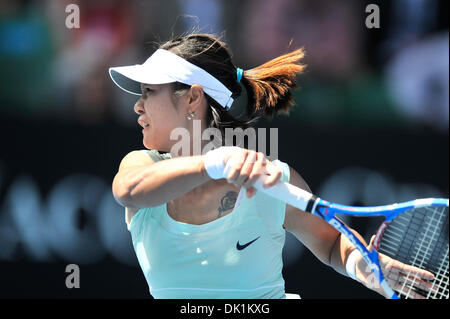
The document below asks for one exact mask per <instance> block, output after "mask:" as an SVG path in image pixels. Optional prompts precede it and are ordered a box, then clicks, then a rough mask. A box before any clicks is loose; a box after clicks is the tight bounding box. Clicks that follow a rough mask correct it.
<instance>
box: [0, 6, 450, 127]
mask: <svg viewBox="0 0 450 319" xmlns="http://www.w3.org/2000/svg"><path fill="white" fill-rule="evenodd" d="M370 3H375V4H377V5H378V6H379V8H380V28H379V29H369V28H367V27H366V25H365V21H366V17H367V16H368V15H369V13H367V12H366V11H365V8H366V6H367V5H368V4H370ZM69 4H77V5H78V7H79V9H80V27H79V28H72V29H71V28H68V27H67V26H66V19H67V17H68V15H69V14H70V13H68V12H66V8H67V6H68V5H69ZM447 9H448V2H447V1H444V0H441V1H440V0H396V1H387V2H386V1H383V2H381V1H370V0H365V1H360V0H352V1H348V0H315V1H307V0H276V1H274V0H245V1H240V0H147V1H145V0H130V1H118V0H94V1H93V0H91V1H88V0H78V1H75V0H45V1H44V0H6V1H2V2H0V70H1V71H0V72H1V73H0V116H8V115H11V114H12V115H14V116H16V115H18V116H23V117H31V118H32V119H33V120H34V119H36V120H39V119H40V118H49V117H50V118H54V119H57V120H61V121H67V122H75V123H81V124H83V125H98V124H107V123H111V122H114V123H116V124H118V125H130V126H132V125H135V124H136V116H135V114H134V113H133V111H132V106H133V104H134V102H135V99H136V97H135V96H131V95H128V94H125V93H124V92H122V91H121V90H119V89H117V88H116V87H114V84H113V83H112V82H111V81H110V79H109V75H108V67H110V66H118V65H128V64H137V63H142V62H143V61H145V59H146V58H147V57H148V56H149V55H150V54H151V53H152V52H153V51H154V50H155V49H156V45H157V43H160V42H164V41H167V40H169V39H170V38H171V36H173V35H179V34H182V33H183V32H189V31H190V30H197V31H201V32H206V33H216V34H222V32H223V31H225V32H224V33H223V34H224V40H225V41H226V42H227V43H228V44H229V46H230V48H231V50H232V52H233V54H234V60H235V63H236V64H237V65H238V66H240V67H241V68H243V69H249V68H252V67H255V66H257V65H259V64H262V63H264V62H265V61H267V60H269V59H271V58H274V57H276V56H278V55H280V54H283V53H286V52H287V51H288V50H290V49H294V48H298V47H304V48H305V50H306V53H307V55H306V58H305V63H306V64H307V69H306V72H305V74H303V75H301V76H300V77H299V80H298V84H299V90H297V91H296V92H295V95H296V103H297V105H298V107H297V108H296V109H295V110H294V111H293V112H292V113H291V117H294V118H295V119H298V120H299V121H303V122H310V123H318V124H319V123H320V124H321V125H324V123H325V124H326V123H329V124H333V123H351V124H356V125H358V124H362V125H368V124H374V125H377V124H382V125H385V124H386V123H390V124H394V125H397V124H399V123H400V124H404V125H427V126H431V127H435V128H437V129H440V130H443V131H444V132H447V131H448V111H449V85H448V83H449V78H448V77H449V75H448V69H449V68H448V55H449V48H448V40H449V39H448V37H449V34H448V17H447V14H446V12H447Z"/></svg>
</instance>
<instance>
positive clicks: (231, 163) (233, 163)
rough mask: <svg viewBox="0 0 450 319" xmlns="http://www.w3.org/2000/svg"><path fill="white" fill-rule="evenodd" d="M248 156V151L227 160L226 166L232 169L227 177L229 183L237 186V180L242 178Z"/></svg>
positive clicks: (240, 152)
mask: <svg viewBox="0 0 450 319" xmlns="http://www.w3.org/2000/svg"><path fill="white" fill-rule="evenodd" d="M247 154H248V151H247V150H242V151H239V152H238V153H237V154H233V155H232V156H230V157H229V158H228V159H227V161H226V163H227V164H226V165H227V166H228V167H230V169H229V171H228V176H227V181H228V183H233V184H235V185H236V184H237V183H236V180H237V179H238V177H239V176H240V173H241V169H242V166H243V165H244V162H245V159H246V158H247Z"/></svg>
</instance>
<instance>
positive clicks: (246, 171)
mask: <svg viewBox="0 0 450 319" xmlns="http://www.w3.org/2000/svg"><path fill="white" fill-rule="evenodd" d="M257 160H258V158H257V153H256V152H254V151H248V153H247V157H246V158H245V162H244V164H243V165H242V168H241V172H240V176H239V177H238V178H237V179H236V181H235V185H236V186H238V187H239V186H244V187H245V184H246V182H247V181H248V179H249V178H250V175H251V174H252V173H253V172H254V171H255V164H256V162H257Z"/></svg>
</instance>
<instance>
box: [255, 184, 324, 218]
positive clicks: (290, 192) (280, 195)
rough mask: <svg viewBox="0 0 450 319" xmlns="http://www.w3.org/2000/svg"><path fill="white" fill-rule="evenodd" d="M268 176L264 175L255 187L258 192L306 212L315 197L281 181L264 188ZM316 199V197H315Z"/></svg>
mask: <svg viewBox="0 0 450 319" xmlns="http://www.w3.org/2000/svg"><path fill="white" fill-rule="evenodd" d="M267 178H268V175H262V176H261V177H260V178H258V180H257V181H256V182H255V184H254V185H253V187H254V188H256V189H257V190H259V191H261V192H263V193H265V194H267V195H269V196H272V197H274V198H276V199H279V200H281V201H283V202H285V203H287V204H289V205H291V206H294V207H297V208H298V209H301V210H303V211H306V207H307V206H308V203H309V201H310V200H312V199H313V197H314V195H313V194H311V193H309V192H307V191H305V190H303V189H301V188H299V187H296V186H294V185H292V184H289V183H285V182H282V181H279V182H278V183H277V184H275V185H274V186H271V187H267V188H264V187H263V184H264V182H265V181H266V180H267ZM314 198H316V197H314Z"/></svg>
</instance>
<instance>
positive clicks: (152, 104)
mask: <svg viewBox="0 0 450 319" xmlns="http://www.w3.org/2000/svg"><path fill="white" fill-rule="evenodd" d="M141 90H142V96H141V98H140V99H139V100H138V101H137V102H136V104H135V106H134V111H135V112H136V113H137V114H138V115H139V118H138V122H139V124H140V125H141V127H142V134H143V144H144V146H145V147H146V148H147V149H156V150H159V151H164V152H169V151H170V148H171V147H172V145H173V144H175V143H176V142H177V141H176V140H173V141H171V140H170V133H171V131H172V130H173V129H175V128H178V127H186V114H188V110H187V109H186V107H185V106H184V105H183V103H182V101H175V99H174V97H173V94H172V88H171V85H170V84H158V85H153V84H152V85H151V84H142V85H141ZM180 100H181V99H180ZM175 106H176V107H177V108H176V107H175Z"/></svg>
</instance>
